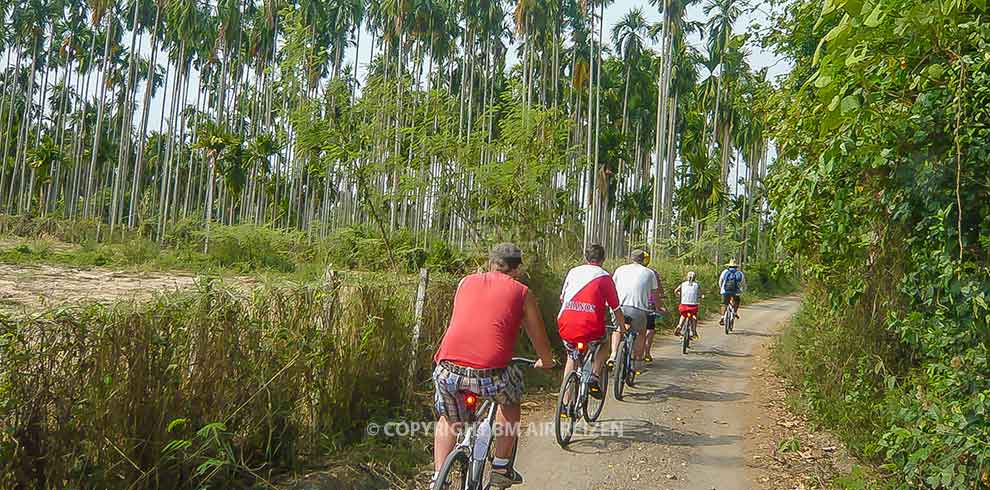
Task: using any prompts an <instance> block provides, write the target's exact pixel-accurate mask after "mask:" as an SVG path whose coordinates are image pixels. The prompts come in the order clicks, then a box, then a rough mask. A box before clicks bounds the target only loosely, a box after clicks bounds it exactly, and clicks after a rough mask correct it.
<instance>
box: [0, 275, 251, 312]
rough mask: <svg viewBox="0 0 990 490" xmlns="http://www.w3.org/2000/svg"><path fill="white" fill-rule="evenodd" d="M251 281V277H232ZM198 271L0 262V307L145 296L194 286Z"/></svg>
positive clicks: (241, 281)
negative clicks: (147, 270) (122, 269)
mask: <svg viewBox="0 0 990 490" xmlns="http://www.w3.org/2000/svg"><path fill="white" fill-rule="evenodd" d="M229 280H230V281H233V282H235V283H237V284H250V283H252V282H253V280H251V279H250V278H242V277H237V278H230V279H229ZM195 282H196V275H195V274H192V273H182V272H138V271H119V270H113V269H106V268H99V267H93V268H85V269H78V268H73V267H63V266H51V265H42V264H32V265H22V264H17V265H12V264H0V311H7V312H20V311H36V310H38V309H40V308H47V307H52V306H57V305H63V304H75V303H78V302H81V301H100V302H112V301H116V300H121V299H144V298H149V297H151V296H152V295H153V294H154V293H155V292H156V291H162V290H175V289H184V288H188V287H192V285H193V284H194V283H195Z"/></svg>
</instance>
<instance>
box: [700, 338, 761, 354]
mask: <svg viewBox="0 0 990 490" xmlns="http://www.w3.org/2000/svg"><path fill="white" fill-rule="evenodd" d="M755 335H759V334H755ZM691 352H692V353H694V354H699V355H709V356H722V357H753V354H743V353H740V352H729V351H725V350H722V349H720V348H718V347H712V348H711V349H708V350H695V351H691Z"/></svg>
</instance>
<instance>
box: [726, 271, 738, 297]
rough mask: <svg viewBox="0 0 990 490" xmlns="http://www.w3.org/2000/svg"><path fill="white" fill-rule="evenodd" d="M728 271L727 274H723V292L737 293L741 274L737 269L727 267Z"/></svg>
mask: <svg viewBox="0 0 990 490" xmlns="http://www.w3.org/2000/svg"><path fill="white" fill-rule="evenodd" d="M728 271H729V272H728V274H726V275H725V292H726V294H738V293H739V283H740V282H741V281H742V274H741V273H740V272H739V271H738V270H732V269H728Z"/></svg>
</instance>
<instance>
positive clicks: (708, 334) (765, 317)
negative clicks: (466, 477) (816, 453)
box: [517, 297, 799, 490]
mask: <svg viewBox="0 0 990 490" xmlns="http://www.w3.org/2000/svg"><path fill="white" fill-rule="evenodd" d="M798 306H799V300H798V298H796V297H787V298H778V299H775V300H772V301H767V302H763V303H759V304H754V305H748V306H747V305H744V308H743V310H742V312H741V314H742V318H741V319H740V320H739V321H738V322H737V324H736V330H735V332H734V333H733V334H732V335H725V334H724V333H723V332H722V331H721V330H720V328H719V326H718V324H717V323H716V322H708V323H707V324H704V325H702V328H701V335H702V337H701V339H700V340H699V341H697V342H696V343H695V344H693V350H692V351H691V352H689V353H688V354H687V355H683V354H681V351H680V343H679V339H675V338H673V337H670V336H665V337H658V338H657V340H656V342H655V345H654V349H653V357H654V358H655V361H654V362H653V364H650V365H647V369H646V370H645V372H644V373H643V374H642V375H641V376H640V378H639V380H638V383H637V385H636V387H635V388H629V389H627V390H626V399H625V401H622V402H617V401H616V400H615V399H614V398H613V397H612V396H611V393H610V394H609V399H608V402H607V403H606V405H605V411H604V413H603V414H602V417H601V420H600V421H599V422H598V423H597V424H595V430H588V431H587V432H597V433H591V434H587V435H582V433H581V430H582V429H581V428H580V426H579V428H578V429H577V430H578V433H577V434H576V435H575V438H574V440H573V441H572V442H571V444H570V446H569V448H568V450H567V451H565V450H563V449H561V448H560V447H559V446H557V444H556V442H555V441H554V438H553V432H552V429H551V430H550V431H549V432H548V433H545V434H544V435H524V436H523V439H522V440H521V442H520V448H519V451H520V452H519V454H520V461H519V462H518V463H517V465H518V468H519V471H520V472H521V473H522V474H523V475H525V477H526V483H525V484H524V485H523V486H520V487H518V488H531V489H541V490H556V489H560V490H563V489H567V490H585V489H587V490H592V489H595V490H597V489H603V488H609V489H671V490H681V489H691V490H695V489H699V490H712V489H716V490H747V489H756V488H764V487H765V486H767V485H766V484H763V483H756V482H754V481H751V479H753V472H752V471H751V470H749V469H748V468H747V464H746V456H745V450H746V448H745V444H744V437H745V436H746V434H748V433H750V432H751V431H750V429H751V428H752V427H751V426H752V425H753V424H754V422H753V421H754V418H755V413H756V412H755V411H758V410H760V407H759V406H758V405H757V404H756V403H755V402H754V401H753V400H752V393H753V389H754V379H755V378H754V376H755V375H756V374H757V373H759V371H757V370H755V369H754V365H753V353H754V351H755V350H756V349H757V348H758V347H760V346H761V345H762V344H763V343H765V342H766V340H767V338H768V337H772V336H774V335H776V334H777V332H778V330H779V326H780V325H781V323H782V322H786V321H787V320H788V319H790V317H791V315H793V314H794V312H796V311H797V308H798ZM609 388H610V391H611V387H609ZM546 417H549V414H547V415H546ZM527 422H529V423H533V424H541V425H540V426H539V428H542V427H552V426H551V424H550V423H549V420H546V419H544V420H530V421H527ZM582 424H583V422H582ZM526 432H527V433H530V434H535V433H537V432H539V431H538V430H537V431H533V430H529V431H526Z"/></svg>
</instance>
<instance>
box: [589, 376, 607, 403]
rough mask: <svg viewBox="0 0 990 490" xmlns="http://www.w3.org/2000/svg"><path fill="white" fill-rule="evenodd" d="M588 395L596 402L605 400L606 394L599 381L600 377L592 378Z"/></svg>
mask: <svg viewBox="0 0 990 490" xmlns="http://www.w3.org/2000/svg"><path fill="white" fill-rule="evenodd" d="M589 384H590V386H589V389H588V394H589V395H591V397H592V398H594V399H596V400H601V399H603V398H605V394H604V393H602V383H601V381H599V379H598V376H592V377H591V382H590V383H589Z"/></svg>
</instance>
